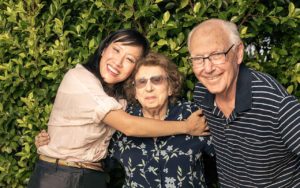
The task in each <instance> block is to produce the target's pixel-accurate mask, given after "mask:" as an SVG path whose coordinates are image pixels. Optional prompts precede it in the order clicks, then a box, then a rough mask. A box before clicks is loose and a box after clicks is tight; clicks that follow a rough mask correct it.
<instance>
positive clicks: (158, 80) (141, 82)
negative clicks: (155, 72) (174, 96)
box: [135, 75, 166, 88]
mask: <svg viewBox="0 0 300 188" xmlns="http://www.w3.org/2000/svg"><path fill="white" fill-rule="evenodd" d="M165 79H166V77H164V76H161V75H159V76H152V77H151V78H150V82H151V83H152V84H153V85H160V84H162V83H163V81H164V80H165ZM148 80H149V79H146V78H141V79H137V80H136V81H135V86H136V87H137V88H143V87H145V86H146V85H147V83H148Z"/></svg>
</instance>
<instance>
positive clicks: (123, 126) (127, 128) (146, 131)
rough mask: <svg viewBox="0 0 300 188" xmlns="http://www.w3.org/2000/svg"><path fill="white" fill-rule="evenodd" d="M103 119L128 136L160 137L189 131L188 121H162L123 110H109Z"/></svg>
mask: <svg viewBox="0 0 300 188" xmlns="http://www.w3.org/2000/svg"><path fill="white" fill-rule="evenodd" d="M103 121H104V123H106V124H108V125H109V126H111V127H113V128H114V129H117V130H118V131H121V132H122V133H124V134H125V135H127V136H136V137H159V136H168V135H176V134H187V133H188V128H187V126H186V123H185V122H183V121H161V120H155V119H150V118H142V117H136V116H132V115H129V114H127V113H126V112H124V111H122V110H115V111H111V112H109V113H108V114H107V115H106V116H105V118H104V119H103Z"/></svg>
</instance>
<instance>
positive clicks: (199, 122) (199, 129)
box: [186, 110, 210, 136]
mask: <svg viewBox="0 0 300 188" xmlns="http://www.w3.org/2000/svg"><path fill="white" fill-rule="evenodd" d="M186 123H187V127H188V134H190V135H193V136H207V135H210V132H209V128H208V126H207V123H206V119H205V116H204V115H203V113H202V110H197V111H195V112H194V113H192V114H191V115H190V116H189V117H188V119H187V120H186Z"/></svg>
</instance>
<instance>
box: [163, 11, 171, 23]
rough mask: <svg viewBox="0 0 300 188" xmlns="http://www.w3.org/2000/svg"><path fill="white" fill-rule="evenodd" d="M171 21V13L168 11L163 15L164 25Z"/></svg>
mask: <svg viewBox="0 0 300 188" xmlns="http://www.w3.org/2000/svg"><path fill="white" fill-rule="evenodd" d="M169 19H170V12H169V11H167V12H165V13H164V15H163V23H167V22H168V21H169Z"/></svg>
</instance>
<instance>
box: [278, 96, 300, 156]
mask: <svg viewBox="0 0 300 188" xmlns="http://www.w3.org/2000/svg"><path fill="white" fill-rule="evenodd" d="M281 104H282V107H281V109H280V110H279V113H278V115H279V129H280V131H281V133H282V139H283V141H284V143H285V144H286V146H287V147H288V149H290V150H291V151H292V152H294V153H296V154H297V155H298V156H299V155H300V104H299V102H298V100H297V99H296V98H295V97H294V96H291V95H289V96H287V97H285V98H284V99H283V100H282V102H281Z"/></svg>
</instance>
